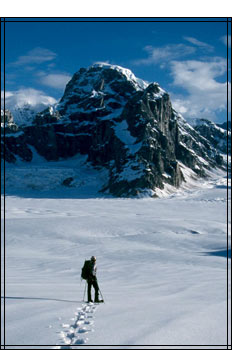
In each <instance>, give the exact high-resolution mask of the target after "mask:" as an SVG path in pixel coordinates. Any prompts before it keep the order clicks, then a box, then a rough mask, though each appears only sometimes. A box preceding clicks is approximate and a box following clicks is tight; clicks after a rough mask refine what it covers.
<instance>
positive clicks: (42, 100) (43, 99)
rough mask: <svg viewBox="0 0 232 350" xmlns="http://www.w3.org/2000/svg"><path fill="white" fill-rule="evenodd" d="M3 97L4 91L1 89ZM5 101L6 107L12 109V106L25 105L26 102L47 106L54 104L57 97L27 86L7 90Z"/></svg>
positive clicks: (32, 104)
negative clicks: (15, 89)
mask: <svg viewBox="0 0 232 350" xmlns="http://www.w3.org/2000/svg"><path fill="white" fill-rule="evenodd" d="M1 97H2V98H3V91H1ZM5 102H6V108H9V109H10V107H11V106H17V107H23V106H24V105H25V104H29V105H31V106H33V107H35V106H36V105H38V104H42V105H44V106H47V105H51V104H54V103H55V102H56V99H55V98H53V97H51V96H47V95H45V94H44V92H43V91H41V90H36V89H32V88H27V89H19V90H17V91H6V92H5Z"/></svg>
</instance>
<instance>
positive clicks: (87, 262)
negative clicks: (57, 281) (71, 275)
mask: <svg viewBox="0 0 232 350" xmlns="http://www.w3.org/2000/svg"><path fill="white" fill-rule="evenodd" d="M90 264H91V261H90V260H85V263H84V266H83V267H82V270H81V278H83V280H87V279H88V278H89V275H90Z"/></svg>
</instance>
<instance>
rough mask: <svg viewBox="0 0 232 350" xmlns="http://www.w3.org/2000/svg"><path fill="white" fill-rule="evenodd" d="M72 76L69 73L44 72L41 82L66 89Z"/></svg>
mask: <svg viewBox="0 0 232 350" xmlns="http://www.w3.org/2000/svg"><path fill="white" fill-rule="evenodd" d="M71 78H72V77H71V76H70V75H69V74H66V73H65V74H47V75H46V74H44V73H43V74H42V77H41V78H40V83H41V84H43V85H47V86H50V87H53V88H56V89H64V88H65V86H66V84H67V83H68V81H69V80H70V79H71Z"/></svg>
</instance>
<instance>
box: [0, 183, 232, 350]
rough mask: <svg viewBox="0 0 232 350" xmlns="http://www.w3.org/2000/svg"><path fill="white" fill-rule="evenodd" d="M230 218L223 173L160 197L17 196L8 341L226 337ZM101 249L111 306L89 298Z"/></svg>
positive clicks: (64, 344) (187, 341) (12, 209)
mask: <svg viewBox="0 0 232 350" xmlns="http://www.w3.org/2000/svg"><path fill="white" fill-rule="evenodd" d="M226 226H227V225H226V179H225V178H222V177H220V178H219V177H215V178H214V179H211V180H210V183H209V182H208V183H207V184H205V185H204V186H203V185H202V187H201V188H198V189H195V190H194V191H192V192H191V191H190V190H189V191H188V192H183V191H182V192H179V193H178V194H177V195H172V196H170V197H168V198H161V199H155V200H154V199H151V198H144V199H110V198H109V199H104V198H86V199H84V198H83V199H81V198H79V199H68V198H66V199H60V198H46V197H45V198H31V197H29V196H28V197H26V196H25V197H19V196H7V197H6V344H7V345H9V348H18V347H15V345H16V344H17V345H21V346H23V345H24V344H25V345H28V344H31V345H32V348H36V345H40V344H41V345H43V344H44V345H52V346H53V347H54V348H72V347H73V348H76V346H77V345H81V344H82V345H84V344H88V346H89V347H91V345H99V346H100V345H121V346H124V347H125V346H126V345H153V347H152V348H159V345H167V348H168V345H169V344H172V345H175V344H176V345H193V346H194V345H211V347H210V348H211V349H212V348H213V345H226V336H227V281H226V278H227V259H226V246H227V239H226V231H227V227H226ZM91 255H96V256H97V265H98V281H99V286H100V289H101V292H102V294H103V296H104V299H105V304H102V305H101V304H100V305H87V304H83V301H82V300H83V293H84V287H85V285H84V282H82V283H80V279H79V278H80V271H81V267H82V265H83V262H84V260H85V259H88V258H90V256H91ZM229 283H230V281H229ZM229 291H230V288H229ZM229 297H230V292H229ZM2 303H3V300H2ZM95 311H96V312H95ZM89 316H91V317H89ZM88 321H90V323H88ZM86 322H87V323H86ZM44 348H51V347H49V346H47V347H46V346H44ZM222 348H223V347H222Z"/></svg>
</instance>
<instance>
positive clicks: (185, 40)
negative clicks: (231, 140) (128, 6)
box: [1, 19, 231, 122]
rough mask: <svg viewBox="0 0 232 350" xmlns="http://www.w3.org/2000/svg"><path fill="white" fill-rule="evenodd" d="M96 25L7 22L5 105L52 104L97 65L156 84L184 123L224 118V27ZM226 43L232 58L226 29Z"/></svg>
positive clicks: (215, 24) (219, 24) (203, 24)
mask: <svg viewBox="0 0 232 350" xmlns="http://www.w3.org/2000/svg"><path fill="white" fill-rule="evenodd" d="M77 20H78V19H77ZM138 20H139V19H138ZM150 20H151V19H150ZM201 20H202V19H201ZM66 21H67V19H66ZM96 21H98V22H95V23H94V22H70V21H68V22H65V23H64V22H58V23H57V22H50V23H46V22H35V21H33V22H7V23H6V24H5V50H6V51H5V56H6V62H5V63H6V66H5V72H6V76H5V77H6V88H5V96H6V107H7V108H10V107H11V106H12V105H14V104H16V105H19V106H21V105H23V104H24V103H30V104H32V105H34V106H35V105H36V104H41V101H42V103H44V104H53V103H55V102H57V101H58V100H59V99H60V98H61V97H62V95H63V92H64V89H65V85H66V84H67V82H68V81H69V80H70V79H71V77H72V75H73V74H74V73H75V72H76V71H78V70H79V69H80V68H81V67H88V66H90V65H92V64H93V63H95V62H99V61H100V62H107V63H110V64H116V65H120V66H122V67H126V68H129V69H131V70H132V72H133V73H134V74H135V75H136V76H137V77H139V78H142V79H144V80H146V81H148V82H154V81H155V82H158V83H159V84H160V86H161V87H162V88H163V89H165V90H166V91H167V92H168V93H169V94H170V96H171V101H172V104H173V107H174V108H175V109H176V110H177V111H178V112H180V113H181V114H182V115H183V116H184V117H185V118H187V119H194V118H207V119H210V120H212V121H215V122H224V121H225V120H226V118H227V23H226V22H219V20H218V21H217V22H209V21H207V20H206V21H205V22H190V21H188V22H183V21H179V22H171V23H168V22H164V21H162V22H157V21H156V19H154V21H156V22H148V20H145V19H143V21H145V22H141V21H139V22H104V23H102V22H99V19H96ZM2 35H3V34H2ZM228 41H229V52H230V50H231V46H230V45H231V44H230V43H231V33H230V26H229V35H228ZM2 59H3V57H2ZM229 66H230V56H229ZM1 72H2V73H3V64H2V63H1ZM230 73H231V72H230V71H229V76H230ZM2 76H3V74H2ZM229 80H230V79H229ZM229 88H230V84H229ZM2 95H3V82H2Z"/></svg>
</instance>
